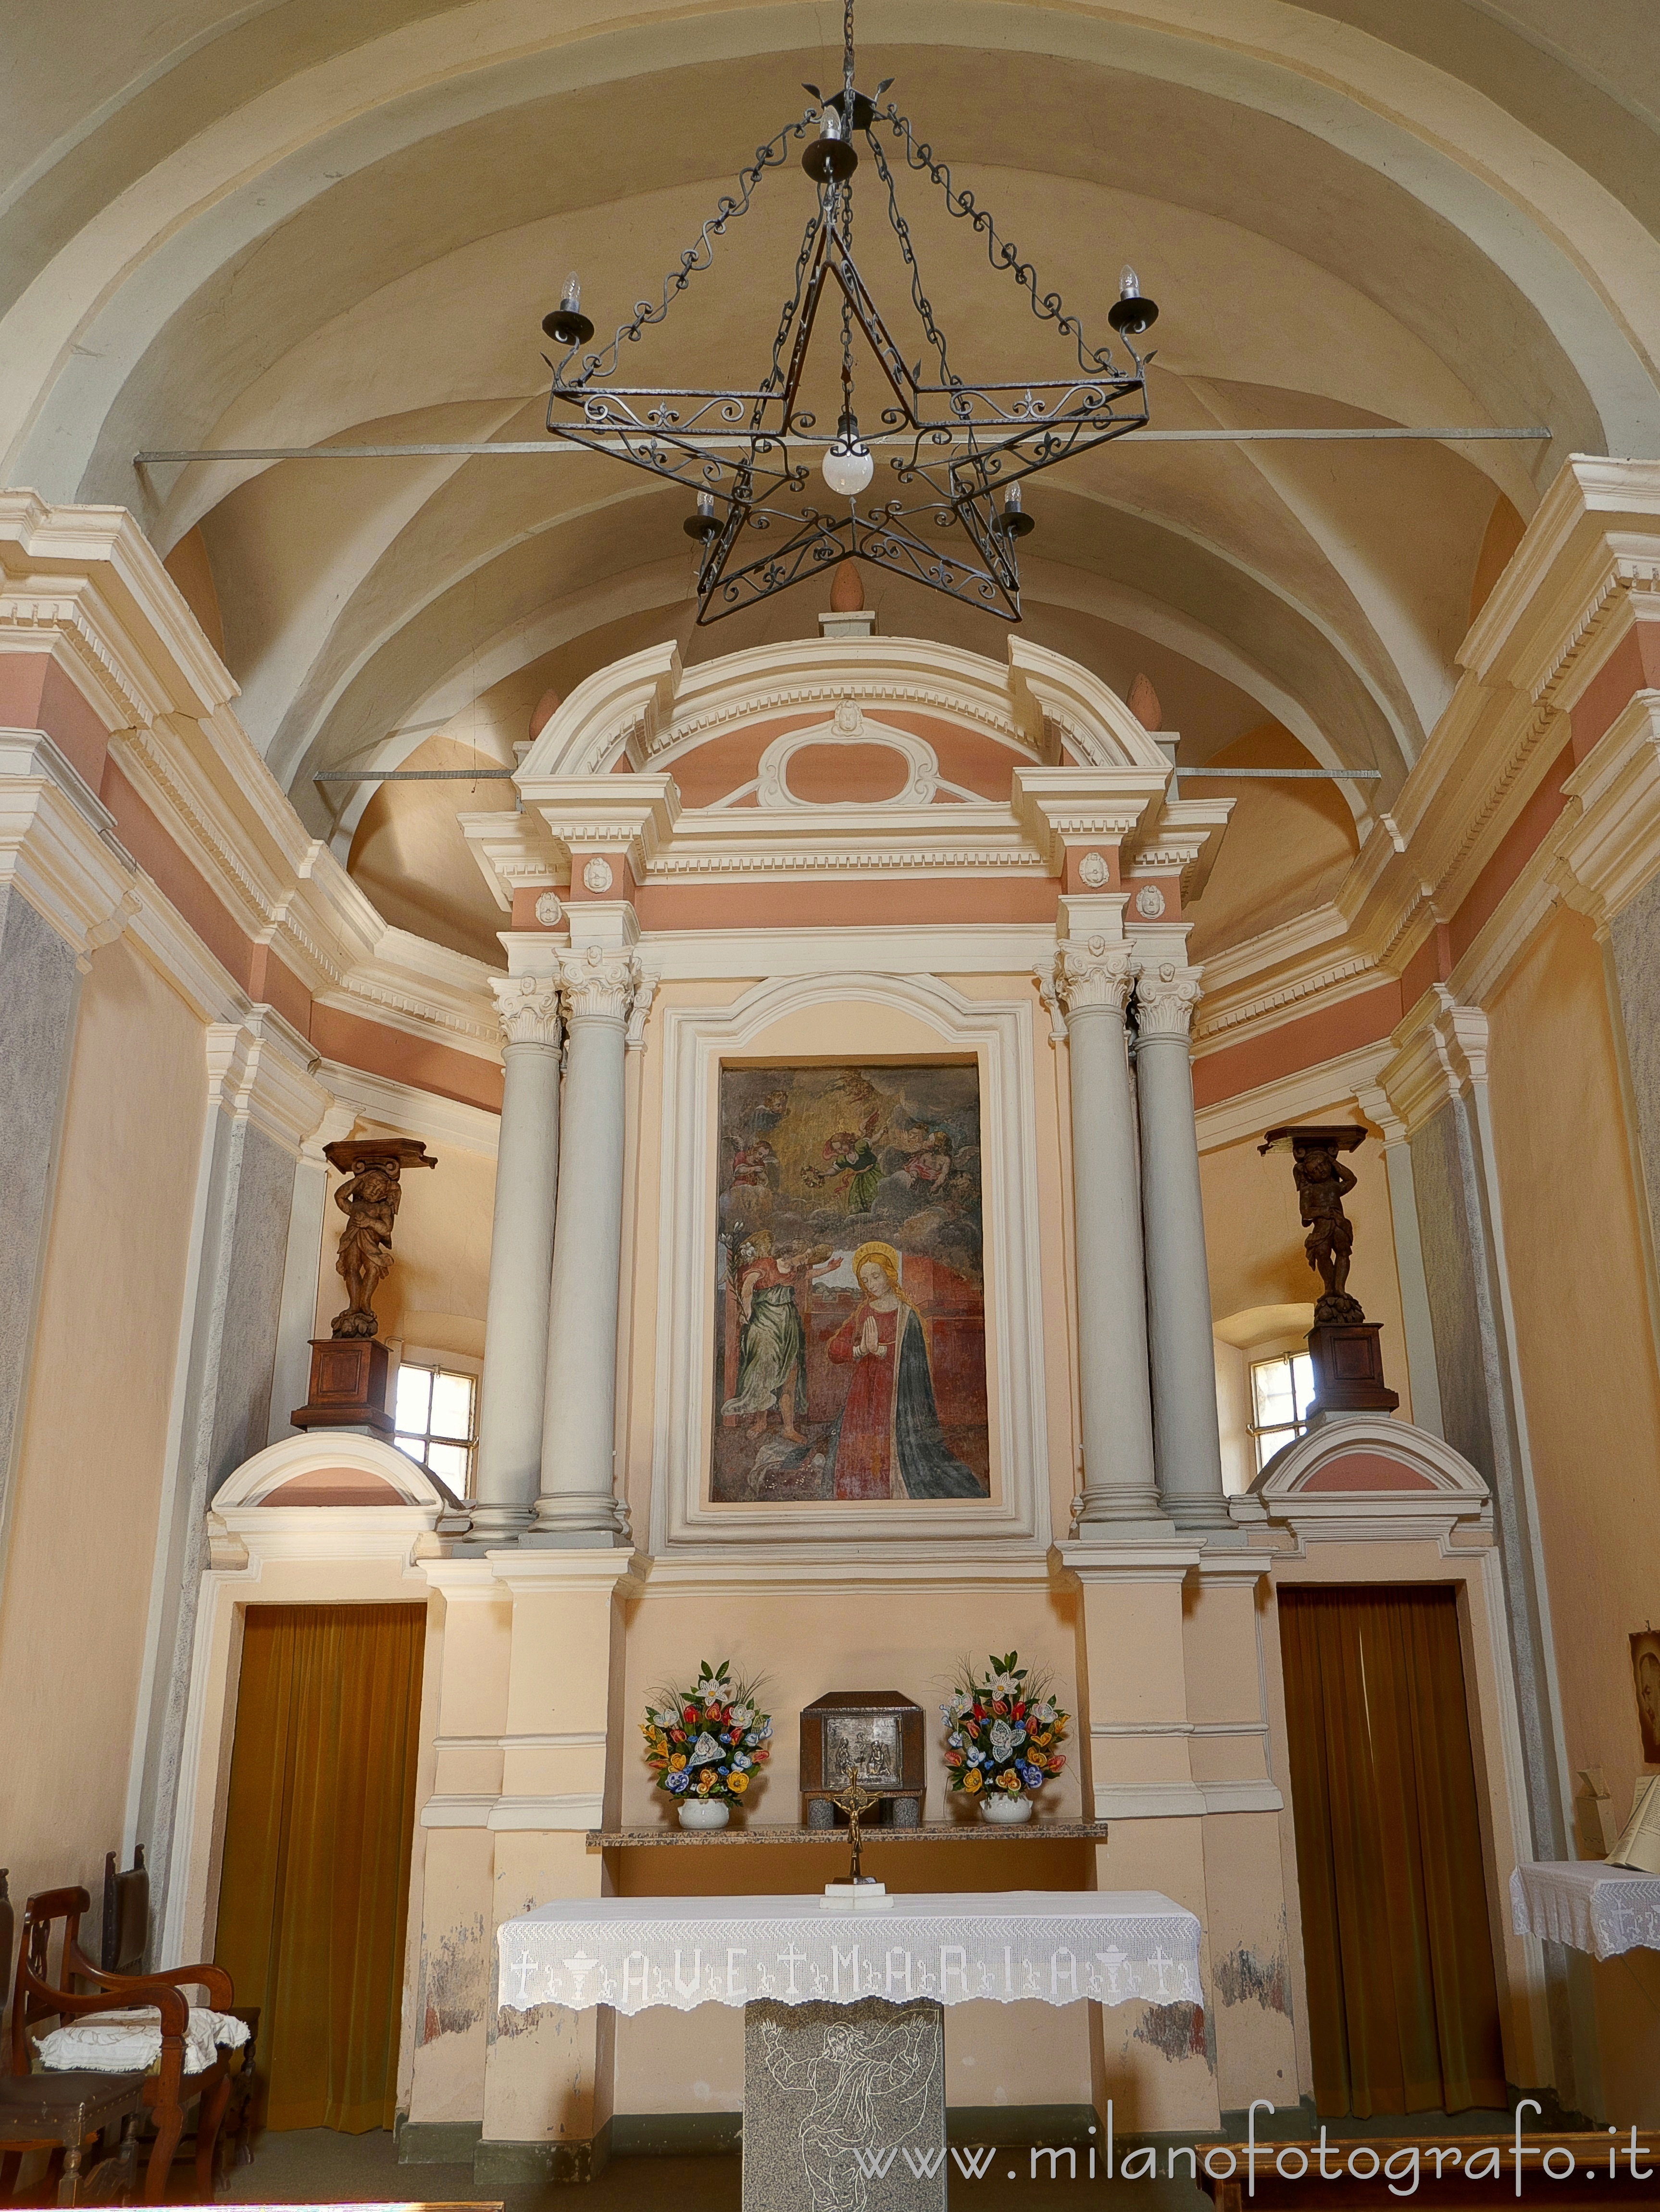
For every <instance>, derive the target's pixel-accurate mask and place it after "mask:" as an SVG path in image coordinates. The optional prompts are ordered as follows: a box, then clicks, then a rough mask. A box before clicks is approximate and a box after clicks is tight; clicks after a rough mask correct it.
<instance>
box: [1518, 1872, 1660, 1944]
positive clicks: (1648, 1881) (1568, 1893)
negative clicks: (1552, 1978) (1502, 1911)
mask: <svg viewBox="0 0 1660 2212" xmlns="http://www.w3.org/2000/svg"><path fill="white" fill-rule="evenodd" d="M1510 1898H1511V1925H1512V1926H1513V1927H1514V1928H1515V1929H1516V1932H1517V1935H1518V1936H1538V1937H1540V1938H1541V1941H1542V1942H1547V1943H1566V1945H1567V1946H1568V1947H1569V1948H1570V1949H1571V1950H1575V1951H1589V1952H1590V1955H1591V1956H1592V1958H1594V1959H1614V1958H1618V1957H1619V1955H1620V1953H1621V1952H1622V1951H1660V1875H1652V1874H1640V1873H1639V1872H1638V1871H1637V1870H1636V1869H1634V1868H1632V1867H1619V1866H1610V1865H1609V1864H1608V1862H1607V1861H1606V1860H1604V1859H1544V1860H1540V1861H1538V1862H1536V1863H1533V1864H1529V1865H1523V1866H1518V1867H1517V1869H1516V1871H1515V1872H1514V1874H1512V1875H1511V1878H1510Z"/></svg>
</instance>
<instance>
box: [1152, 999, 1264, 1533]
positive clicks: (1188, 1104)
mask: <svg viewBox="0 0 1660 2212" xmlns="http://www.w3.org/2000/svg"><path fill="white" fill-rule="evenodd" d="M1199 976H1200V970H1199V969H1197V968H1188V967H1183V965H1181V964H1180V963H1178V962H1177V961H1174V960H1159V961H1157V962H1154V961H1147V962H1146V963H1143V965H1142V968H1141V971H1140V975H1139V976H1138V978H1137V981H1136V986H1135V1006H1136V1022H1137V1037H1136V1046H1135V1095H1136V1099H1137V1102H1138V1103H1139V1105H1140V1115H1141V1228H1142V1234H1143V1236H1144V1237H1145V1238H1146V1266H1147V1349H1148V1353H1149V1364H1150V1365H1151V1368H1152V1433H1153V1444H1154V1451H1155V1455H1156V1458H1157V1462H1158V1498H1159V1503H1160V1504H1162V1505H1163V1507H1164V1510H1165V1512H1166V1513H1168V1514H1169V1515H1170V1516H1171V1520H1172V1521H1174V1522H1176V1523H1177V1527H1178V1528H1195V1529H1216V1530H1218V1531H1223V1530H1226V1531H1230V1532H1231V1530H1232V1523H1231V1522H1230V1520H1229V1518H1228V1507H1227V1500H1226V1498H1225V1497H1224V1495H1223V1492H1222V1443H1221V1437H1220V1433H1219V1429H1218V1425H1217V1419H1216V1352H1215V1348H1214V1343H1213V1338H1212V1335H1211V1312H1210V1269H1209V1267H1208V1265H1207V1261H1206V1258H1205V1214H1204V1207H1203V1205H1202V1202H1201V1197H1200V1190H1199V1133H1198V1131H1197V1129H1196V1128H1195V1126H1194V1119H1193V1068H1192V1063H1191V1059H1190V1055H1189V1041H1188V1040H1189V1027H1190V1025H1191V1024H1192V1020H1193V1010H1194V1007H1195V1004H1196V1003H1197V1001H1198V998H1199ZM1240 1541H1243V1536H1241V1538H1240Z"/></svg>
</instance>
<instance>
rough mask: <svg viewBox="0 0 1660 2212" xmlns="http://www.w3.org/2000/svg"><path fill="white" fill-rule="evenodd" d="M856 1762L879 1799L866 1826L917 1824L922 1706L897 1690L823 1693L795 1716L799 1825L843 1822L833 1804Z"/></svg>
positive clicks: (922, 1759)
mask: <svg viewBox="0 0 1660 2212" xmlns="http://www.w3.org/2000/svg"><path fill="white" fill-rule="evenodd" d="M849 1767H856V1768H857V1770H858V1774H859V1780H860V1784H862V1786H863V1787H864V1788H865V1789H866V1790H874V1791H875V1793H876V1795H877V1796H878V1797H879V1799H880V1800H881V1802H880V1803H879V1805H877V1806H875V1807H873V1809H872V1811H871V1814H870V1815H869V1817H868V1818H867V1819H866V1820H864V1823H863V1825H864V1826H866V1828H919V1827H921V1825H922V1797H923V1793H924V1790H925V1787H926V1782H925V1773H926V1766H925V1754H924V1750H923V1743H922V1708H921V1705H915V1704H914V1703H913V1702H912V1700H911V1699H909V1698H902V1697H901V1696H900V1694H899V1692H897V1690H827V1691H826V1692H824V1696H823V1697H822V1698H815V1699H813V1701H812V1704H811V1705H808V1706H806V1708H805V1709H804V1710H803V1711H802V1714H801V1824H802V1826H804V1827H807V1828H837V1827H845V1826H847V1815H846V1814H844V1813H842V1812H841V1811H839V1810H838V1809H837V1808H836V1805H835V1803H834V1802H833V1800H834V1799H836V1797H838V1796H840V1795H841V1794H842V1791H843V1790H845V1789H846V1788H847V1786H848V1769H849Z"/></svg>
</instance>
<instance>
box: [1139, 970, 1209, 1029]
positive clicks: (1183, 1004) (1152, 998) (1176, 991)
mask: <svg viewBox="0 0 1660 2212" xmlns="http://www.w3.org/2000/svg"><path fill="white" fill-rule="evenodd" d="M1203 972H1204V971H1203V969H1199V968H1184V967H1183V965H1182V963H1180V961H1177V960H1149V961H1146V962H1144V963H1143V964H1142V968H1141V972H1140V975H1138V976H1137V977H1136V979H1135V1021H1136V1027H1137V1029H1138V1030H1140V1034H1141V1035H1142V1036H1144V1037H1182V1038H1185V1037H1186V1036H1187V1035H1188V1031H1189V1027H1190V1026H1191V1024H1192V1021H1193V1010H1194V1008H1195V1006H1197V1005H1198V1003H1199V978H1200V976H1201V975H1202V974H1203Z"/></svg>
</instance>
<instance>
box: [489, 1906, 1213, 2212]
mask: <svg viewBox="0 0 1660 2212" xmlns="http://www.w3.org/2000/svg"><path fill="white" fill-rule="evenodd" d="M497 1943H498V1957H499V1962H500V1978H499V1985H498V1986H499V2001H500V2002H501V2003H502V2005H504V2006H508V2007H511V2008H514V2009H515V2010H519V2011H531V2010H533V2009H534V2008H536V2007H538V2006H539V2005H559V2006H562V2007H564V2008H567V2009H569V2010H571V2011H576V2012H586V2011H588V2010H590V2009H591V2008H593V2007H594V2006H596V2005H611V2006H613V2007H614V2008H616V2010H617V2011H618V2012H620V2013H623V2014H625V2015H633V2014H635V2013H637V2012H643V2011H645V2010H646V2009H647V2008H648V2007H650V2006H654V2005H664V2006H669V2007H672V2008H673V2009H674V2010H675V2011H677V2012H690V2011H691V2010H692V2009H693V2008H694V2007H695V2006H697V2005H702V2004H720V2005H730V2006H738V2005H741V2006H743V2008H744V2129H743V2141H744V2199H743V2201H744V2212H851V2209H852V2208H855V2207H856V2208H858V2212H944V2208H945V2204H946V2187H947V2183H948V2180H949V2176H950V2160H949V2158H948V2156H947V2151H946V2089H945V2070H946V2069H945V2057H946V2053H945V2007H946V2006H947V2005H955V2004H966V2003H969V2002H976V2001H978V2002H984V2001H987V2000H989V2001H990V2002H992V2003H994V2004H1017V2003H1020V2002H1032V2001H1034V2000H1035V2001H1036V2002H1038V2003H1040V2004H1053V2005H1062V2004H1077V2003H1081V2002H1085V2001H1090V2002H1094V2003H1097V2004H1104V2005H1118V2004H1128V2003H1131V2002H1135V2001H1137V2000H1140V2001H1142V2002H1148V2003H1152V2004H1177V2003H1188V2004H1202V2003H1203V2002H1204V1996H1203V1990H1202V1988H1201V1983H1200V1979H1199V1923H1198V1921H1197V1920H1196V1919H1195V1917H1194V1916H1193V1914H1192V1913H1190V1912H1186V1911H1183V1909H1182V1907H1181V1906H1180V1905H1177V1904H1176V1903H1175V1902H1174V1901H1173V1899H1170V1898H1168V1897H1164V1896H1161V1895H1160V1894H1159V1893H1158V1891H1156V1890H1132V1891H1122V1892H1116V1893H1115V1892H1109V1891H1102V1890H1012V1891H1002V1892H998V1893H994V1894H988V1895H983V1896H974V1895H964V1894H962V1893H951V1894H949V1895H946V1896H935V1897H928V1896H921V1897H903V1896H901V1897H890V1898H885V1899H880V1900H878V1901H877V1902H876V1903H875V1904H874V1905H873V1906H872V1907H868V1908H866V1907H861V1908H860V1909H858V1910H856V1911H855V1910H853V1909H850V1908H848V1907H841V1908H836V1907H831V1906H827V1905H826V1901H825V1900H824V1899H822V1898H818V1897H700V1898H686V1897H655V1898H625V1897H602V1898H593V1899H581V1900H578V1899H559V1900H557V1901H556V1902H555V1903H553V1904H551V1905H543V1906H542V1907H541V1908H540V1909H539V1910H538V1911H535V1912H527V1913H525V1914H522V1915H521V1916H520V1917H519V1918H518V1919H515V1920H509V1921H508V1922H506V1923H504V1924H503V1926H502V1929H501V1930H500V1932H499V1935H498V1938H497Z"/></svg>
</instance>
